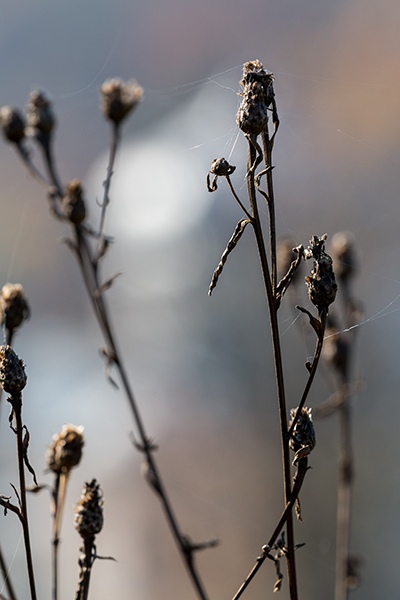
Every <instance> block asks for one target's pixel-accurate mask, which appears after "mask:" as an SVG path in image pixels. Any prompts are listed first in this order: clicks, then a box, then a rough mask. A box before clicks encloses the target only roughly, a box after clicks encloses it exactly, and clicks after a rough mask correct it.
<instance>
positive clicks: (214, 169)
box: [210, 158, 236, 177]
mask: <svg viewBox="0 0 400 600" xmlns="http://www.w3.org/2000/svg"><path fill="white" fill-rule="evenodd" d="M235 169H236V167H234V166H233V165H230V164H229V163H228V161H227V160H226V158H214V160H213V161H212V163H211V169H210V172H211V173H212V174H213V175H218V177H224V176H226V175H232V173H233V172H234V170H235Z"/></svg>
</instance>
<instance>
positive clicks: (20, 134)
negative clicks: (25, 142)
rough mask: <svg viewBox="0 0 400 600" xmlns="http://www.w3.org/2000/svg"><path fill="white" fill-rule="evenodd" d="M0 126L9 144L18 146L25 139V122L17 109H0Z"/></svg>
mask: <svg viewBox="0 0 400 600" xmlns="http://www.w3.org/2000/svg"><path fill="white" fill-rule="evenodd" d="M0 126H1V128H2V130H3V135H4V137H5V138H6V140H8V141H9V142H13V143H14V144H19V143H20V141H21V140H22V139H23V138H24V137H25V121H24V118H23V116H22V115H21V113H20V112H19V110H18V109H16V108H13V107H12V106H2V108H0Z"/></svg>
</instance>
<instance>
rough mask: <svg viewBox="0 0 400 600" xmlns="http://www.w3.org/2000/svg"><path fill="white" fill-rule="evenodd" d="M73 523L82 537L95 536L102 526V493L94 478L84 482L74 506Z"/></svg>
mask: <svg viewBox="0 0 400 600" xmlns="http://www.w3.org/2000/svg"><path fill="white" fill-rule="evenodd" d="M74 510H75V519H74V525H75V529H76V531H77V532H78V533H79V535H80V536H81V537H82V538H89V537H93V536H95V535H96V534H97V533H99V532H100V531H101V530H102V528H103V522H104V518H103V494H102V491H101V489H100V485H99V484H98V483H96V479H92V481H91V482H90V483H85V485H84V487H83V491H82V496H81V499H80V500H79V504H78V506H77V507H75V509H74Z"/></svg>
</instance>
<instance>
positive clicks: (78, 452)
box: [46, 425, 85, 473]
mask: <svg viewBox="0 0 400 600" xmlns="http://www.w3.org/2000/svg"><path fill="white" fill-rule="evenodd" d="M82 432H83V427H82V426H80V427H75V425H63V427H62V429H61V431H60V432H59V433H56V434H55V435H53V439H52V441H51V444H50V446H49V447H48V450H47V453H46V462H47V466H48V468H49V469H50V470H51V471H54V473H68V472H69V471H70V470H71V469H72V468H73V467H76V466H77V465H78V464H79V463H80V461H81V458H82V448H83V446H84V445H85V440H84V437H83V435H82Z"/></svg>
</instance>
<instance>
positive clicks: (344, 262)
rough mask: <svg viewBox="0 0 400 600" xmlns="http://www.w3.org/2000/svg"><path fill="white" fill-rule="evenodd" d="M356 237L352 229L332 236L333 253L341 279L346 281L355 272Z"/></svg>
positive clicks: (336, 271) (336, 269)
mask: <svg viewBox="0 0 400 600" xmlns="http://www.w3.org/2000/svg"><path fill="white" fill-rule="evenodd" d="M354 239H355V238H354V235H353V234H352V233H351V232H350V231H340V232H339V233H335V235H334V236H333V238H332V244H331V253H332V258H333V262H334V265H335V273H336V276H337V278H338V280H339V281H343V282H346V281H347V280H348V279H349V278H350V277H351V275H353V274H354V269H355V266H356V259H355V256H354Z"/></svg>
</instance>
